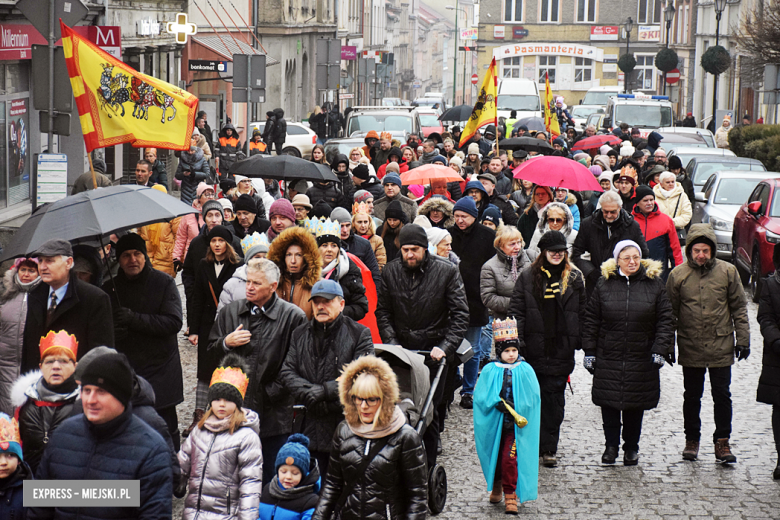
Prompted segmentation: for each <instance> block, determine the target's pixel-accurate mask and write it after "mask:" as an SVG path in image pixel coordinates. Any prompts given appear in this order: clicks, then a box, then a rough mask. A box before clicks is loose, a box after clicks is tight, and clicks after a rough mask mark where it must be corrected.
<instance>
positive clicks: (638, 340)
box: [582, 259, 674, 410]
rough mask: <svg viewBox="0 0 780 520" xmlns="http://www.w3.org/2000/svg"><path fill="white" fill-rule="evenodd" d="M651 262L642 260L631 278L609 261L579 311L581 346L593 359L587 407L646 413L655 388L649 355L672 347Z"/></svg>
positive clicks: (657, 270)
mask: <svg viewBox="0 0 780 520" xmlns="http://www.w3.org/2000/svg"><path fill="white" fill-rule="evenodd" d="M662 271H663V268H662V266H661V262H658V261H656V260H642V266H641V267H640V268H639V271H637V272H636V273H635V274H634V275H633V276H631V277H630V278H626V277H625V276H622V275H620V274H619V273H618V267H617V263H616V262H615V260H614V259H610V260H608V261H606V262H604V264H603V265H602V266H601V274H602V276H601V278H600V279H599V281H598V284H597V285H596V288H595V289H594V290H593V294H592V295H591V299H590V302H589V303H588V307H587V308H586V309H585V317H584V323H583V334H582V348H583V350H584V351H585V355H586V356H596V372H595V374H594V376H593V392H592V396H593V403H594V404H596V405H598V406H608V407H610V408H615V409H618V410H650V409H652V408H655V407H656V406H657V405H658V398H659V397H660V395H661V385H660V382H659V378H658V368H657V366H656V365H654V364H653V358H652V354H659V355H662V356H663V355H665V354H667V353H668V352H669V351H670V349H672V348H674V329H673V328H672V305H671V303H669V298H668V297H667V295H666V286H665V284H664V282H663V280H662V279H661V272H662Z"/></svg>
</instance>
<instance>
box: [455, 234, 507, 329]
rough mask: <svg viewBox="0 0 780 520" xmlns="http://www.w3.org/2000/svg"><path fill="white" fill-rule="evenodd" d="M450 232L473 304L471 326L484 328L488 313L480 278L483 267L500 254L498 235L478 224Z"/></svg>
mask: <svg viewBox="0 0 780 520" xmlns="http://www.w3.org/2000/svg"><path fill="white" fill-rule="evenodd" d="M447 231H449V232H450V235H452V252H453V253H455V254H456V255H458V256H459V257H460V265H459V268H460V275H461V277H462V278H463V284H464V285H465V286H466V296H467V297H468V301H469V326H470V327H482V326H483V325H487V323H488V310H487V307H485V304H484V303H483V302H482V295H481V294H480V287H479V277H480V274H481V273H482V266H483V265H485V262H487V261H488V260H490V259H491V258H493V256H494V255H495V254H496V253H495V249H493V241H494V240H495V239H496V232H495V231H493V230H492V229H490V228H488V227H485V226H483V225H482V224H479V223H477V222H474V224H472V225H471V227H468V228H466V229H465V230H464V231H461V229H460V228H459V227H458V226H452V227H450V228H448V229H447Z"/></svg>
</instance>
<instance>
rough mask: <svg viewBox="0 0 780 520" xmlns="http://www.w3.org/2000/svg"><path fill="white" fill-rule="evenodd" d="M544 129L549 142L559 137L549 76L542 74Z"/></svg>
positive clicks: (559, 131)
mask: <svg viewBox="0 0 780 520" xmlns="http://www.w3.org/2000/svg"><path fill="white" fill-rule="evenodd" d="M544 127H545V128H546V129H547V133H548V134H549V135H550V139H551V140H552V139H553V138H555V137H558V136H559V135H561V127H560V126H558V115H557V114H556V113H555V100H554V99H553V95H552V90H551V89H550V76H549V75H548V74H547V73H546V72H545V73H544Z"/></svg>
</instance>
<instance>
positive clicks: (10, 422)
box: [0, 414, 22, 450]
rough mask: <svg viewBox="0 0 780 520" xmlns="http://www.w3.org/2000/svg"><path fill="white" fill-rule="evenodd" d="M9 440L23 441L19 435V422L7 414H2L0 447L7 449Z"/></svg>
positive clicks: (0, 416) (19, 442) (0, 419)
mask: <svg viewBox="0 0 780 520" xmlns="http://www.w3.org/2000/svg"><path fill="white" fill-rule="evenodd" d="M9 442H16V443H18V444H21V443H22V438H21V436H20V435H19V423H18V422H16V419H13V418H11V417H9V416H8V415H6V414H0V447H2V448H3V450H7V449H8V443H9Z"/></svg>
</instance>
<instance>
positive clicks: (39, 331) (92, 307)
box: [21, 239, 114, 373]
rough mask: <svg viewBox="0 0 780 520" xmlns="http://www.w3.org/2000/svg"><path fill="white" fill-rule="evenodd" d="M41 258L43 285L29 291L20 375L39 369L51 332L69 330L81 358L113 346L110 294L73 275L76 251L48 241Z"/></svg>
mask: <svg viewBox="0 0 780 520" xmlns="http://www.w3.org/2000/svg"><path fill="white" fill-rule="evenodd" d="M33 256H37V257H38V271H39V272H40V275H41V280H42V281H43V283H42V284H40V285H38V287H36V288H35V289H33V290H32V291H31V292H30V295H29V297H28V300H27V320H26V324H25V327H24V340H23V347H22V365H21V372H22V373H25V372H29V371H30V370H36V369H37V368H38V364H39V363H40V352H39V351H38V345H39V343H40V341H41V338H42V337H43V336H45V335H46V334H47V333H48V332H49V331H50V330H54V331H58V330H66V331H68V333H70V334H73V335H74V336H76V339H77V340H78V342H79V353H78V356H79V359H80V358H81V357H82V356H83V355H84V354H86V353H87V352H89V351H90V350H91V349H93V348H95V347H97V346H100V345H106V346H109V347H113V346H114V325H113V320H112V318H111V302H110V300H109V298H108V295H107V294H106V293H104V292H103V291H101V290H100V288H98V287H94V286H93V285H90V284H88V283H86V282H82V281H81V280H79V279H78V277H77V276H76V275H75V274H74V273H72V272H71V269H72V268H73V248H72V247H71V245H70V243H69V242H67V241H65V240H59V239H54V240H49V241H48V242H46V243H45V244H43V245H42V246H41V247H40V248H39V249H38V250H37V251H36V252H35V253H34V254H33Z"/></svg>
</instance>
